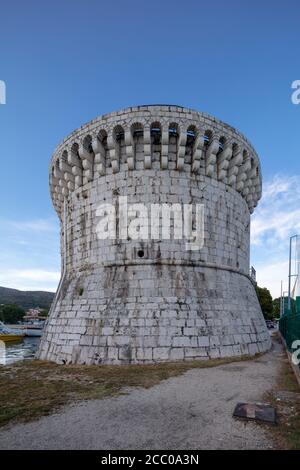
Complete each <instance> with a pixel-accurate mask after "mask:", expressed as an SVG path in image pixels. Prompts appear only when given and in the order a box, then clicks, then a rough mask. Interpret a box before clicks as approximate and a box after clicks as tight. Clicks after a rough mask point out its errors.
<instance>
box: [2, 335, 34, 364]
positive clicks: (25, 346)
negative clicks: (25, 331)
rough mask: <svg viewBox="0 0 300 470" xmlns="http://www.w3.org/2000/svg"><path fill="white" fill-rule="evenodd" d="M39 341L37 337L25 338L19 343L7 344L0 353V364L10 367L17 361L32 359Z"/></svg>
mask: <svg viewBox="0 0 300 470" xmlns="http://www.w3.org/2000/svg"><path fill="white" fill-rule="evenodd" d="M40 339H41V338H39V337H25V338H24V339H23V341H22V342H20V343H11V344H9V343H7V344H6V345H5V348H4V349H2V351H1V358H0V364H2V365H10V364H13V363H15V362H18V361H24V360H28V359H33V358H34V355H35V353H36V351H37V348H38V346H39V343H40Z"/></svg>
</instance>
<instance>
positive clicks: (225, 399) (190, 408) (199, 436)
mask: <svg viewBox="0 0 300 470" xmlns="http://www.w3.org/2000/svg"><path fill="white" fill-rule="evenodd" d="M283 357H284V354H283V352H282V346H281V345H280V344H278V343H276V342H274V344H273V349H272V350H271V351H270V352H268V353H267V354H265V355H263V356H261V357H259V358H257V359H255V360H252V361H242V362H238V363H231V364H225V365H220V366H217V367H213V368H208V369H193V370H190V371H188V372H186V373H184V374H183V375H181V376H178V377H174V378H171V379H168V380H165V381H163V382H161V383H160V384H159V385H156V386H154V387H152V388H150V389H142V388H134V389H130V390H127V391H126V392H128V393H126V394H124V395H121V396H118V397H112V398H106V399H103V400H91V401H87V402H80V403H78V404H76V405H73V406H68V407H66V408H64V409H63V410H62V411H61V412H60V413H57V414H53V415H51V416H48V417H44V418H41V419H39V420H37V421H34V422H31V423H28V424H18V425H15V426H7V427H5V428H3V429H2V430H1V431H0V449H111V450H113V449H270V448H274V443H273V441H272V438H271V434H270V433H269V431H268V428H267V427H265V426H259V425H257V424H255V423H252V422H251V423H249V422H248V423H244V422H241V421H237V420H235V419H233V418H232V412H233V409H234V406H235V404H236V403H237V402H240V401H245V402H253V401H260V400H262V397H263V395H264V393H265V392H267V391H268V390H270V389H272V387H273V386H275V381H276V377H277V374H278V368H279V364H280V361H281V360H282V358H283Z"/></svg>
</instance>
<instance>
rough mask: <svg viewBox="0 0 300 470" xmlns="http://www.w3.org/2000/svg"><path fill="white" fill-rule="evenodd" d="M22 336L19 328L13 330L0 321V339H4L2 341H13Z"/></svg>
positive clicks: (18, 339)
mask: <svg viewBox="0 0 300 470" xmlns="http://www.w3.org/2000/svg"><path fill="white" fill-rule="evenodd" d="M23 338H24V333H23V332H22V331H21V330H13V329H11V328H8V327H7V326H6V325H4V323H2V322H0V341H4V343H13V342H17V341H22V340H23Z"/></svg>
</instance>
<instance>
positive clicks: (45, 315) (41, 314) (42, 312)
mask: <svg viewBox="0 0 300 470" xmlns="http://www.w3.org/2000/svg"><path fill="white" fill-rule="evenodd" d="M48 313H49V310H47V309H46V308H44V309H43V310H41V311H40V317H45V318H46V317H48Z"/></svg>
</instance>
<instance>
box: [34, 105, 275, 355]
mask: <svg viewBox="0 0 300 470" xmlns="http://www.w3.org/2000/svg"><path fill="white" fill-rule="evenodd" d="M50 189H51V196H52V200H53V204H54V206H55V209H56V211H57V213H58V216H59V218H60V221H61V255H62V277H61V281H60V284H59V287H58V290H57V294H56V297H55V300H54V302H53V305H52V307H51V311H50V315H49V319H48V321H47V325H46V328H45V332H44V335H43V338H42V341H41V344H40V348H39V352H38V357H39V358H40V359H47V360H51V361H55V362H59V363H84V364H100V363H113V364H115V363H128V362H132V363H146V362H156V361H174V360H192V359H209V358H216V357H224V356H238V355H245V354H255V353H257V352H261V351H266V350H267V349H268V348H269V347H270V337H269V334H268V331H267V329H266V326H265V322H264V319H263V316H262V312H261V309H260V306H259V303H258V300H257V297H256V294H255V290H254V285H253V283H252V281H251V279H250V277H249V236H250V214H251V213H252V212H253V210H254V208H255V206H256V205H257V202H258V200H259V198H260V196H261V171H260V163H259V159H258V156H257V154H256V152H255V150H254V149H253V147H252V146H251V144H250V143H249V142H248V140H247V139H246V138H245V137H244V136H243V135H242V134H241V133H240V132H238V131H237V130H236V129H234V128H233V127H230V126H229V125H227V124H225V123H223V122H221V121H219V120H218V119H215V118H213V117H211V116H209V115H206V114H204V113H199V112H196V111H193V110H191V109H186V108H183V107H180V106H168V105H153V106H138V107H134V108H128V109H125V110H121V111H118V112H113V113H110V114H107V115H104V116H101V117H99V118H97V119H94V120H93V121H91V122H90V123H88V124H86V125H84V126H82V127H80V128H79V129H78V130H76V131H74V132H73V133H72V134H71V135H70V136H68V137H67V138H66V139H65V140H64V141H63V142H62V143H61V144H60V145H59V146H58V147H57V149H56V151H55V153H54V155H53V158H52V161H51V165H50ZM124 197H126V198H127V203H128V204H129V205H132V204H141V203H143V204H144V205H147V204H151V203H152V204H162V205H163V204H164V205H165V207H166V206H168V207H171V205H172V204H177V207H180V205H191V204H198V205H202V206H201V207H203V211H204V212H203V213H202V214H203V220H204V224H203V235H204V240H203V246H202V247H201V248H200V249H198V250H195V249H187V240H186V239H184V238H183V237H182V238H180V237H177V238H176V237H175V219H174V218H172V215H173V214H172V213H170V222H171V224H170V226H171V229H174V236H173V237H172V236H171V237H170V239H166V238H163V237H156V238H155V237H154V238H153V237H149V238H148V239H138V238H134V237H130V236H129V234H128V233H127V232H125V233H126V236H125V237H123V238H121V237H120V236H119V232H118V228H119V227H118V226H119V224H120V223H121V221H120V220H119V219H118V218H117V222H116V227H115V228H116V236H114V234H112V235H111V236H110V237H107V238H105V239H103V237H102V238H101V237H100V238H99V236H98V232H97V226H98V224H99V221H100V220H102V219H101V217H100V212H101V211H100V212H99V207H103V205H105V204H111V205H112V206H113V207H117V206H118V204H120V202H119V201H120V198H123V199H124ZM123 199H122V200H123ZM178 205H179V206H178ZM171 212H172V211H171ZM102 215H103V214H102ZM161 218H162V217H161V216H160V219H159V220H160V221H161ZM145 219H146V218H145V217H144V222H145ZM147 220H148V219H147ZM123 222H124V221H123ZM148 222H149V220H148ZM148 222H146V223H148ZM149 223H150V222H149ZM113 227H114V226H113Z"/></svg>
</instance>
